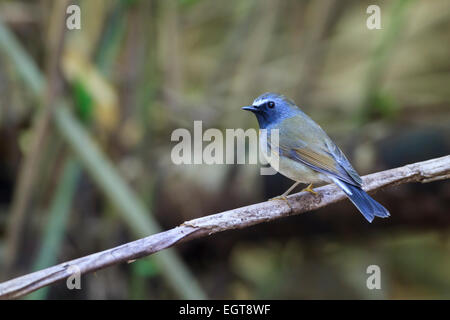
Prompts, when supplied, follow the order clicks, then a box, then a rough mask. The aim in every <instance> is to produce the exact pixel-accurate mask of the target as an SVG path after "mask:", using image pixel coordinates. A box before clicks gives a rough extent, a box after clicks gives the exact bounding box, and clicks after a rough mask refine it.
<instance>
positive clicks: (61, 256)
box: [0, 0, 450, 299]
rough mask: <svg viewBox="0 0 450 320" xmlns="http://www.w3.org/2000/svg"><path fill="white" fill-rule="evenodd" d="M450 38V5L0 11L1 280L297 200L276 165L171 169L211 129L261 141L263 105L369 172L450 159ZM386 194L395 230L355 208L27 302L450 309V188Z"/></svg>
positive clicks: (25, 4)
mask: <svg viewBox="0 0 450 320" xmlns="http://www.w3.org/2000/svg"><path fill="white" fill-rule="evenodd" d="M69 4H77V5H79V6H80V8H81V29H79V30H77V29H75V30H68V29H67V27H66V19H67V18H68V17H69V16H70V14H66V8H67V6H68V5H69ZM371 4H378V5H379V6H380V8H381V27H382V29H380V30H376V29H375V30H369V29H368V28H367V27H366V20H367V18H368V17H369V16H370V14H368V13H366V9H367V7H368V6H369V5H371ZM449 35H450V2H449V1H447V0H434V1H431V2H429V1H413V0H409V1H408V0H392V1H356V0H354V1H352V0H346V1H338V0H320V1H311V0H310V1H294V0H292V1H274V0H245V1H238V0H230V1H219V0H213V1H211V0H164V1H162V0H160V1H157V0H148V1H144V0H140V1H139V0H96V1H87V0H81V1H76V2H74V1H69V2H68V1H48V0H47V1H45V0H42V1H5V0H0V137H1V138H0V281H5V280H7V279H11V278H13V277H16V276H19V275H23V274H26V273H29V272H32V271H34V270H38V269H42V268H45V267H48V266H51V265H54V264H56V263H60V262H63V261H66V260H70V259H74V258H78V257H81V256H84V255H87V254H90V253H94V252H97V251H101V250H105V249H108V248H111V247H114V246H117V245H120V244H123V243H126V242H129V241H132V240H135V239H138V238H141V237H144V236H146V235H149V234H152V233H155V232H158V230H165V229H169V228H172V227H174V226H176V225H178V224H180V223H182V222H183V221H186V220H189V219H193V218H196V217H201V216H204V215H209V214H213V213H217V212H221V211H224V210H228V209H233V208H237V207H240V206H244V205H249V204H252V203H256V202H260V201H264V200H266V199H268V198H270V197H274V196H276V195H279V194H281V193H282V192H284V191H285V190H286V189H287V188H288V187H289V186H290V185H291V181H290V180H288V179H287V178H284V177H282V176H280V175H275V176H261V175H260V174H259V172H260V171H259V169H260V165H259V164H256V165H175V164H173V163H172V161H171V159H170V153H171V150H172V148H173V146H174V145H175V144H176V143H175V142H171V140H170V136H171V133H172V131H173V130H175V129H177V128H186V129H188V130H189V131H192V130H193V122H194V121H195V120H201V121H203V130H206V129H207V128H218V129H220V130H223V131H224V130H225V129H227V128H232V129H233V128H244V129H247V128H257V123H256V119H255V117H254V116H252V115H251V114H249V113H245V112H244V111H242V110H241V109H240V107H241V106H244V105H248V104H250V103H251V102H252V101H253V99H254V98H255V97H257V96H258V95H260V94H262V93H264V92H266V91H274V92H279V93H282V94H285V95H287V96H289V97H291V98H293V99H294V100H295V101H296V102H297V104H298V105H299V106H300V107H301V108H302V109H303V110H304V111H305V112H306V113H307V114H309V115H310V116H311V117H312V118H313V119H314V120H315V121H317V122H318V123H319V124H320V125H321V126H322V127H323V128H324V129H325V130H326V131H327V132H328V134H329V135H330V136H331V137H332V138H333V140H334V141H335V142H336V143H337V144H338V145H339V146H340V147H341V148H342V150H343V151H344V152H345V153H346V154H347V156H348V157H349V159H351V162H352V163H353V165H354V167H355V168H356V169H357V170H358V171H359V173H360V174H361V175H364V174H368V173H372V172H377V171H381V170H385V169H389V168H395V167H398V166H402V165H405V164H408V163H413V162H417V161H422V160H427V159H432V158H436V157H440V156H444V155H447V154H449V153H450V152H449V151H450V87H449V85H450V59H449V56H450V45H449V43H450V41H449V40H450V39H449ZM299 189H300V188H299ZM299 189H297V190H299ZM374 197H375V198H376V199H377V200H378V201H379V202H380V203H382V204H383V205H384V206H385V207H387V208H388V209H389V210H390V212H391V214H392V216H391V218H390V219H384V220H381V219H376V220H375V221H374V222H373V223H372V224H370V225H369V224H368V223H367V222H366V221H365V220H364V219H363V217H362V216H361V215H360V214H359V213H358V211H357V210H356V208H355V207H354V206H353V205H352V204H351V203H350V202H349V201H348V200H345V201H342V202H340V203H337V204H333V205H330V206H328V207H326V208H323V209H321V210H317V211H314V212H309V213H305V214H302V215H299V216H293V217H289V218H284V219H280V220H278V221H276V222H272V223H267V224H261V225H257V226H254V227H251V228H246V229H242V230H235V231H229V232H224V233H221V234H215V235H213V236H211V237H206V238H202V239H197V240H194V241H191V242H188V243H183V244H181V245H178V246H176V247H175V248H173V249H170V250H166V251H164V252H161V253H158V254H156V255H154V256H151V257H148V258H144V259H140V260H138V261H136V262H134V263H129V264H120V265H117V266H112V267H109V268H107V269H104V270H100V271H97V272H95V273H93V274H88V275H84V276H82V280H81V286H82V289H81V290H68V289H67V288H66V284H65V282H64V281H62V282H60V283H57V284H54V285H52V286H50V287H47V288H45V289H41V290H39V291H37V292H35V293H33V294H31V295H29V296H28V297H26V298H28V299H175V298H178V299H179V298H204V297H207V298H216V299H331V298H341V299H351V298H358V299H380V298H382V299H410V298H423V299H434V298H437V299H442V298H446V299H449V298H450V238H449V235H450V232H449V227H450V183H449V182H448V181H440V182H433V183H428V184H404V185H401V186H397V187H390V188H386V189H384V190H382V191H379V192H377V193H376V194H375V195H374ZM369 265H378V266H379V267H380V269H381V290H368V289H367V287H366V280H367V278H368V277H369V275H368V274H367V273H366V269H367V267H368V266H369Z"/></svg>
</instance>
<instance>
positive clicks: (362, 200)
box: [337, 180, 390, 222]
mask: <svg viewBox="0 0 450 320" xmlns="http://www.w3.org/2000/svg"><path fill="white" fill-rule="evenodd" d="M341 183H342V184H344V186H345V187H344V186H342V185H341ZM337 185H338V186H339V187H340V188H341V189H342V190H343V191H344V192H345V194H346V195H347V197H348V198H349V199H350V200H351V201H352V202H353V204H354V205H355V206H356V207H357V208H358V210H359V211H361V213H362V214H363V216H364V218H366V219H367V221H369V222H372V221H373V219H374V218H375V217H380V218H387V217H389V216H390V214H389V211H388V210H387V209H386V208H385V207H383V206H382V205H381V204H379V203H378V202H376V201H375V200H374V199H372V198H371V197H370V196H369V195H368V194H367V193H366V192H365V191H364V190H363V189H361V188H360V187H357V186H354V185H352V184H350V183H347V182H345V181H342V180H340V181H339V183H337ZM349 191H350V192H349Z"/></svg>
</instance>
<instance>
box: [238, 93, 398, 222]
mask: <svg viewBox="0 0 450 320" xmlns="http://www.w3.org/2000/svg"><path fill="white" fill-rule="evenodd" d="M242 109H243V110H247V111H251V112H252V113H254V114H255V116H256V118H257V120H258V124H259V127H260V129H266V130H265V131H266V133H267V134H260V135H259V143H260V148H265V149H263V150H267V151H268V152H267V155H265V156H266V158H267V161H268V162H269V164H270V165H271V166H272V167H274V169H275V170H276V171H278V172H279V173H281V174H282V175H284V176H286V177H288V178H289V179H291V180H294V181H295V183H294V184H293V185H292V186H291V187H290V188H289V189H288V190H287V191H286V192H285V193H283V194H282V195H281V196H279V197H275V198H272V199H271V200H286V201H287V198H286V197H287V196H288V195H289V193H290V192H291V191H292V190H293V189H294V188H295V187H296V186H297V185H298V184H300V183H304V184H308V186H307V187H306V188H304V189H303V190H302V191H308V192H310V193H313V194H317V193H316V192H315V191H314V189H313V184H314V183H316V184H317V183H320V184H323V183H327V182H328V183H334V184H336V185H337V186H338V187H339V188H340V189H341V190H342V191H343V192H344V193H345V195H346V196H347V197H348V198H349V199H350V201H351V202H353V204H354V205H355V206H356V208H358V210H359V211H360V212H361V213H362V215H363V216H364V217H365V218H366V220H367V221H369V222H370V223H371V222H372V221H373V219H374V218H375V217H380V218H387V217H389V216H390V214H389V211H388V210H387V209H386V208H385V207H383V206H382V205H381V204H379V203H378V202H377V201H375V200H374V199H373V198H372V197H370V196H369V195H368V194H367V193H366V192H365V191H364V190H363V189H362V179H361V177H360V176H359V175H358V173H357V172H356V170H355V169H353V167H352V165H351V164H350V162H349V160H348V159H347V158H346V156H345V155H344V153H343V152H342V151H341V149H339V147H338V146H337V145H336V144H335V143H334V142H333V141H332V140H331V139H330V137H329V136H328V135H327V134H326V133H325V131H324V130H323V129H322V128H321V127H320V126H319V125H318V124H317V123H316V122H314V121H313V120H312V119H311V118H310V117H309V116H308V115H306V114H305V113H304V112H303V111H302V110H301V109H300V108H299V107H298V106H297V105H296V104H295V102H294V101H293V100H291V99H289V98H287V97H286V96H284V95H281V94H277V93H271V92H267V93H264V94H262V95H260V96H259V97H257V98H256V99H255V100H254V101H253V103H252V105H250V106H245V107H242ZM274 130H277V133H278V142H277V139H272V134H273V133H274V132H275V131H274ZM274 141H275V142H274ZM268 155H270V157H269V156H268Z"/></svg>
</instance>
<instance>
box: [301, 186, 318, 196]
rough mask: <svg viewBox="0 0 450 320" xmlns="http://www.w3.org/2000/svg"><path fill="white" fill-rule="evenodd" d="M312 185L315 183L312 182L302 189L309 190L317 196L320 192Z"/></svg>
mask: <svg viewBox="0 0 450 320" xmlns="http://www.w3.org/2000/svg"><path fill="white" fill-rule="evenodd" d="M312 187H313V184H312V183H310V184H309V186H307V187H306V188H304V189H303V190H302V191H307V192H309V193H312V194H313V195H315V196H317V195H318V193H317V192H316V191H314V189H313V188H312Z"/></svg>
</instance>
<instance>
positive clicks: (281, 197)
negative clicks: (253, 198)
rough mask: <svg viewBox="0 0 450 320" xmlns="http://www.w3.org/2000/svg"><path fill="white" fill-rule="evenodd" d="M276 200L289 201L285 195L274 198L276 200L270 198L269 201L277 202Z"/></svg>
mask: <svg viewBox="0 0 450 320" xmlns="http://www.w3.org/2000/svg"><path fill="white" fill-rule="evenodd" d="M275 200H283V201H286V202H288V201H289V200H288V198H287V197H286V196H285V195H281V196H278V197H274V198H270V199H269V201H275Z"/></svg>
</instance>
